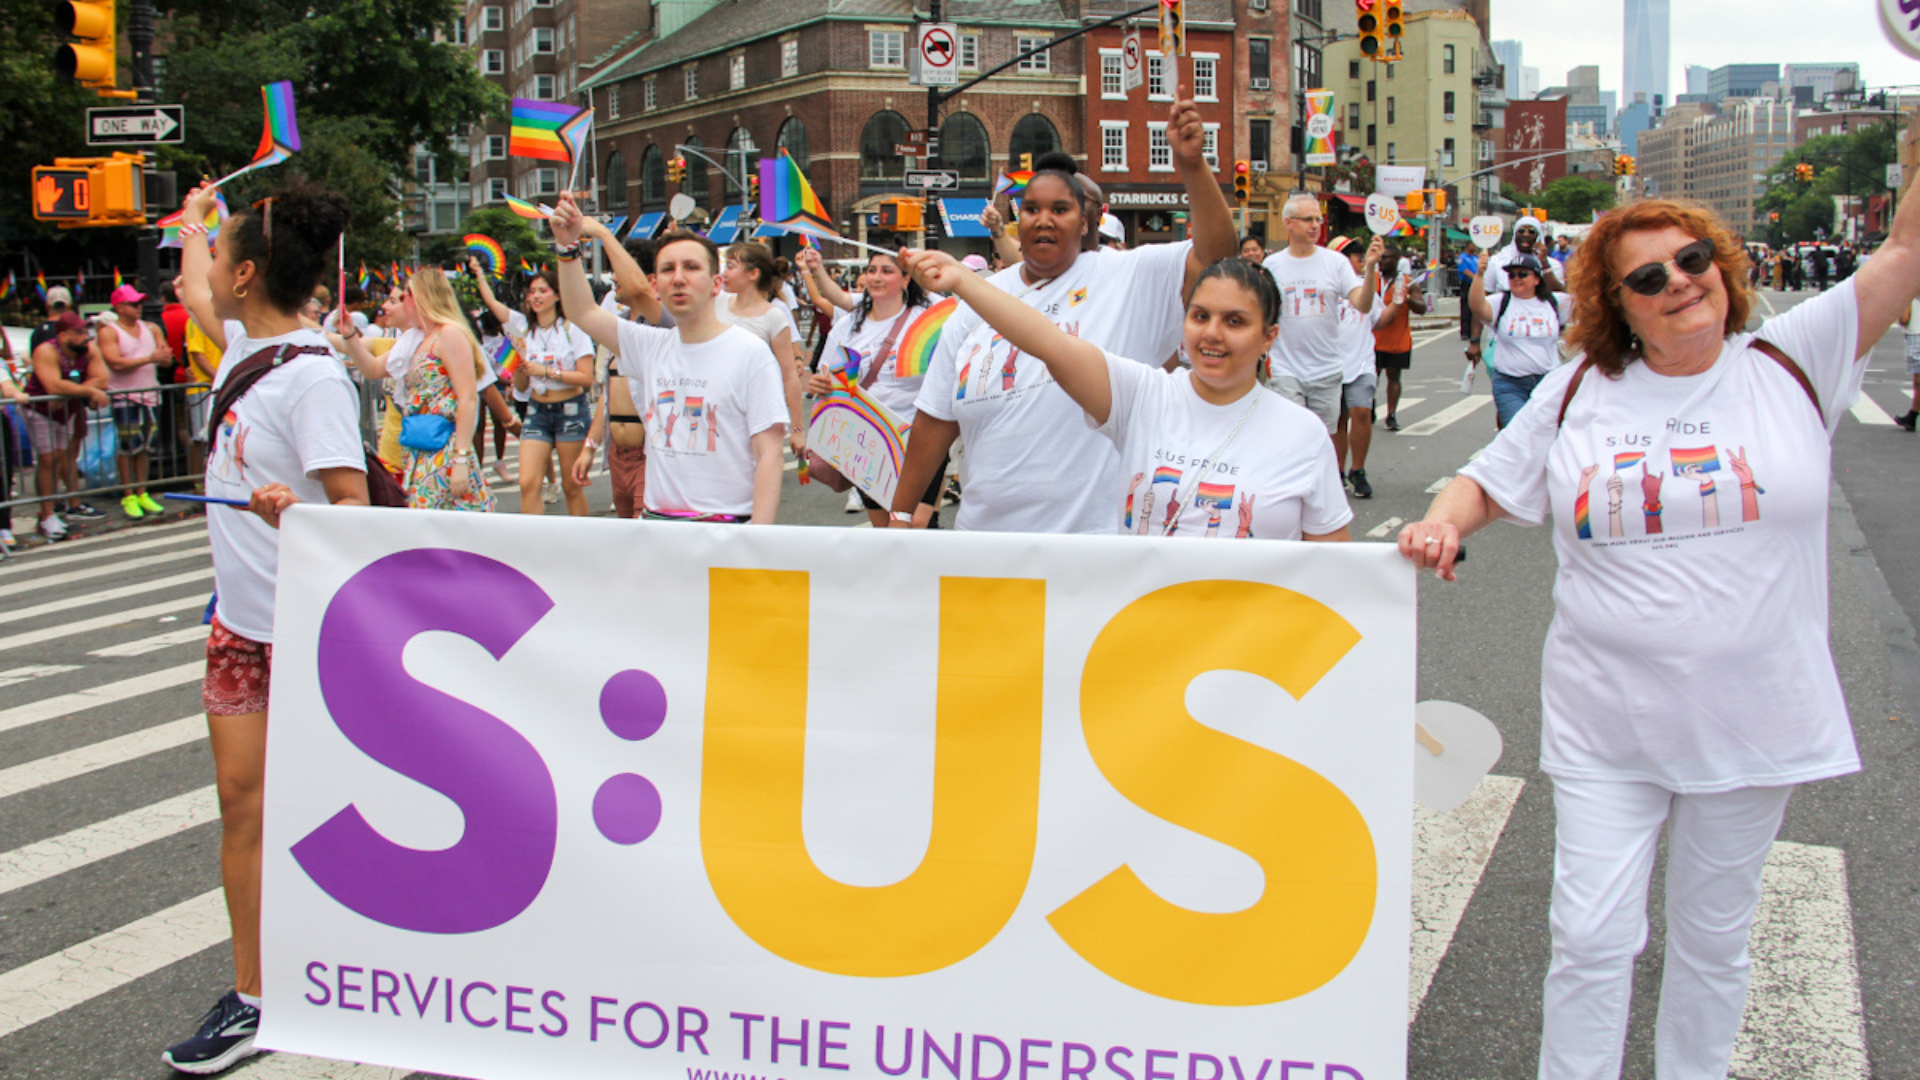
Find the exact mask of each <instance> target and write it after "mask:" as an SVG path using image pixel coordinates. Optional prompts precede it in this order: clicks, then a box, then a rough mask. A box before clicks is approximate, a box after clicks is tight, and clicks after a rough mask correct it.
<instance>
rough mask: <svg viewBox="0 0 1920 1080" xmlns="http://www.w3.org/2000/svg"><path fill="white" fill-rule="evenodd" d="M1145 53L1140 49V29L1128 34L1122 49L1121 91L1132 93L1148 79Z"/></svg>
mask: <svg viewBox="0 0 1920 1080" xmlns="http://www.w3.org/2000/svg"><path fill="white" fill-rule="evenodd" d="M1143 56H1144V54H1143V53H1142V52H1141V51H1140V31H1138V30H1135V31H1134V32H1133V33H1131V34H1128V35H1127V40H1126V42H1125V44H1124V45H1122V46H1121V49H1120V92H1121V93H1123V94H1131V93H1133V92H1134V91H1135V90H1138V89H1139V88H1140V86H1141V84H1143V83H1145V82H1146V81H1147V70H1146V63H1145V62H1144V60H1143Z"/></svg>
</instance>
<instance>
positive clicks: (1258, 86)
mask: <svg viewBox="0 0 1920 1080" xmlns="http://www.w3.org/2000/svg"><path fill="white" fill-rule="evenodd" d="M1252 84H1253V88H1254V89H1255V90H1271V89H1273V80H1272V79H1254V80H1252Z"/></svg>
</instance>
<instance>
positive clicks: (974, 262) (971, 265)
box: [960, 255, 988, 274]
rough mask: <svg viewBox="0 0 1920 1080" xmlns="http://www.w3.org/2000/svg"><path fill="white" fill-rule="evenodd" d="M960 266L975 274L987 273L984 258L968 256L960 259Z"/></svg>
mask: <svg viewBox="0 0 1920 1080" xmlns="http://www.w3.org/2000/svg"><path fill="white" fill-rule="evenodd" d="M960 265H961V266H964V267H966V268H967V269H969V270H971V271H973V272H974V273H976V274H984V273H986V272H987V269H988V266H987V260H986V259H984V258H981V257H980V256H978V255H969V256H967V257H966V258H964V259H961V260H960Z"/></svg>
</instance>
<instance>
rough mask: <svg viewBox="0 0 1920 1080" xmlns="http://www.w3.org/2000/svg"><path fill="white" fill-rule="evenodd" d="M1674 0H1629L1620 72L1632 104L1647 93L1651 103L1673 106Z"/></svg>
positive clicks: (1624, 91)
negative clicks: (1670, 78) (1670, 79)
mask: <svg viewBox="0 0 1920 1080" xmlns="http://www.w3.org/2000/svg"><path fill="white" fill-rule="evenodd" d="M1669 3H1670V0H1625V9H1626V33H1625V37H1624V48H1623V50H1622V52H1623V55H1622V57H1621V60H1622V62H1621V65H1620V70H1621V72H1622V74H1623V78H1622V80H1621V83H1622V85H1621V87H1620V89H1621V92H1622V94H1623V96H1624V97H1625V98H1626V100H1627V101H1628V102H1633V101H1635V100H1636V97H1635V95H1638V94H1645V95H1646V101H1647V103H1648V104H1652V103H1653V102H1654V100H1655V98H1658V99H1659V100H1660V101H1661V102H1662V103H1669V104H1670V103H1671V102H1672V101H1673V99H1672V97H1670V96H1669V95H1668V94H1667V74H1668V66H1669V65H1668V63H1667V40H1668V36H1669V31H1670V28H1671V26H1672V20H1671V19H1670V18H1669V17H1668V14H1667V12H1668V7H1669Z"/></svg>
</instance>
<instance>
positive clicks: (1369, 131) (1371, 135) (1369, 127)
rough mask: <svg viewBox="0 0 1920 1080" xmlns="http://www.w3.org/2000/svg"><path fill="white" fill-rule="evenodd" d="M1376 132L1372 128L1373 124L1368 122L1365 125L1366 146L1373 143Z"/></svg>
mask: <svg viewBox="0 0 1920 1080" xmlns="http://www.w3.org/2000/svg"><path fill="white" fill-rule="evenodd" d="M1376 134H1377V132H1376V131H1375V130H1374V125H1372V124H1368V125H1367V145H1368V146H1373V145H1375V135H1376Z"/></svg>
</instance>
